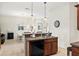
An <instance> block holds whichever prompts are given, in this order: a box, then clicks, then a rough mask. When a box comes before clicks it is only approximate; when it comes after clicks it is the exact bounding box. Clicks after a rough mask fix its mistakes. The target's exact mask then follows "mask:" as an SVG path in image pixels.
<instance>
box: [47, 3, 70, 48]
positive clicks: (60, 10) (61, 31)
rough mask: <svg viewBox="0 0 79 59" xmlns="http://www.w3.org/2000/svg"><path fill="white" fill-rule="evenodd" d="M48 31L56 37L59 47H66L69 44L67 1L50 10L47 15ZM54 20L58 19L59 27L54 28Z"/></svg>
mask: <svg viewBox="0 0 79 59" xmlns="http://www.w3.org/2000/svg"><path fill="white" fill-rule="evenodd" d="M48 18H49V25H50V27H51V28H50V31H51V32H52V35H53V36H57V37H58V43H59V47H62V48H66V47H67V46H68V45H69V38H70V37H69V35H70V32H69V25H70V23H69V3H66V4H65V5H63V6H59V7H56V9H55V10H54V11H51V12H50V14H49V16H48ZM55 20H59V21H60V27H59V28H55V27H54V22H55Z"/></svg>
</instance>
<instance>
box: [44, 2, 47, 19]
mask: <svg viewBox="0 0 79 59" xmlns="http://www.w3.org/2000/svg"><path fill="white" fill-rule="evenodd" d="M46 4H47V2H44V20H47V17H46Z"/></svg>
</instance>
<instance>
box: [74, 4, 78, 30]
mask: <svg viewBox="0 0 79 59" xmlns="http://www.w3.org/2000/svg"><path fill="white" fill-rule="evenodd" d="M75 7H77V29H78V30H79V4H77V5H75Z"/></svg>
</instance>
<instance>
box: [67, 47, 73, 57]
mask: <svg viewBox="0 0 79 59" xmlns="http://www.w3.org/2000/svg"><path fill="white" fill-rule="evenodd" d="M70 52H72V47H67V56H70Z"/></svg>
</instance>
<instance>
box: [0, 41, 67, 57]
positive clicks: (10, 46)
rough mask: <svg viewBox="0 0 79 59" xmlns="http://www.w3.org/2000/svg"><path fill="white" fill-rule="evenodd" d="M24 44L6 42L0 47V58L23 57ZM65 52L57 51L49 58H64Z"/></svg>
mask: <svg viewBox="0 0 79 59" xmlns="http://www.w3.org/2000/svg"><path fill="white" fill-rule="evenodd" d="M24 55H25V50H24V42H17V41H16V40H8V41H6V42H5V44H3V45H2V46H1V49H0V56H24ZM66 55H67V53H66V50H65V49H63V48H59V49H58V53H57V54H55V55H51V56H66Z"/></svg>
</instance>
